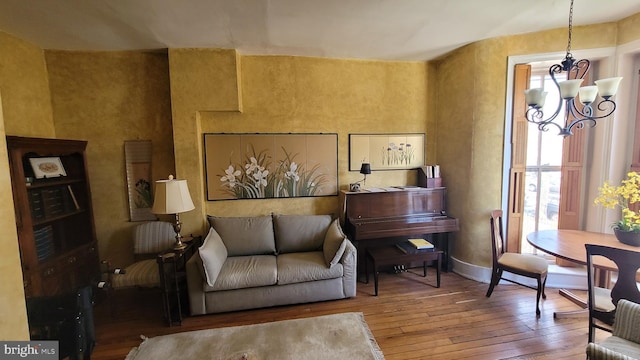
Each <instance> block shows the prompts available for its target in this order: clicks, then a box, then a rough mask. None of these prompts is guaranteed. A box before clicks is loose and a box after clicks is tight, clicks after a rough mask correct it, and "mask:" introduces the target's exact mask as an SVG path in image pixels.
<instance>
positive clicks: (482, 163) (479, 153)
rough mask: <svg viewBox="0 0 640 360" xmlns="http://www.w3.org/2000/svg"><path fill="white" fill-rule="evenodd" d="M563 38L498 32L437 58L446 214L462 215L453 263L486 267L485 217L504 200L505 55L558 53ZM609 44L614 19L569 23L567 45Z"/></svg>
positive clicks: (561, 34)
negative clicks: (570, 30) (571, 28)
mask: <svg viewBox="0 0 640 360" xmlns="http://www.w3.org/2000/svg"><path fill="white" fill-rule="evenodd" d="M636 36H637V35H636ZM566 41H567V35H566V29H556V30H550V31H543V32H539V33H533V34H525V35H518V36H509V37H500V38H494V39H489V40H485V41H480V42H477V43H473V44H471V45H468V46H465V47H463V48H461V49H458V50H456V51H454V52H452V53H451V54H449V55H448V56H447V57H445V58H444V59H443V60H441V61H439V62H438V66H437V74H438V77H437V79H438V88H437V93H438V96H437V116H436V118H437V119H438V141H437V153H438V163H440V165H441V166H442V168H443V169H445V171H446V172H447V174H449V176H448V178H447V183H446V185H447V187H448V195H449V212H450V213H451V214H452V215H453V216H455V217H458V218H460V219H461V221H460V227H461V230H460V231H459V232H458V233H456V234H455V237H454V239H455V243H454V247H453V255H454V256H455V257H456V258H457V259H459V260H462V261H464V262H468V263H471V264H475V265H480V266H487V267H488V266H490V265H491V250H490V247H489V241H490V239H489V231H488V229H489V214H490V211H491V210H492V209H498V208H500V206H501V199H502V189H501V185H502V154H503V139H504V121H505V116H504V110H505V101H506V100H505V96H506V83H507V73H506V72H505V69H507V61H508V56H511V55H523V54H531V53H546V52H555V51H560V52H562V51H564V50H565V49H566ZM615 45H616V25H615V24H614V23H610V24H600V25H595V26H589V27H577V28H574V31H573V49H576V48H580V49H583V48H602V47H611V46H615ZM560 60H562V59H558V61H560ZM507 71H509V70H507ZM469 79H471V80H469ZM461 99H464V101H461ZM452 119H455V121H452Z"/></svg>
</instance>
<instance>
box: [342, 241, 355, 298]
mask: <svg viewBox="0 0 640 360" xmlns="http://www.w3.org/2000/svg"><path fill="white" fill-rule="evenodd" d="M346 244H347V245H346V247H345V249H344V253H343V254H342V258H340V263H341V264H342V271H343V283H342V284H343V288H344V294H345V296H346V297H354V296H356V279H357V276H358V270H357V269H358V266H357V259H358V256H357V253H358V252H357V250H356V247H355V246H353V244H352V243H351V241H349V239H347V242H346Z"/></svg>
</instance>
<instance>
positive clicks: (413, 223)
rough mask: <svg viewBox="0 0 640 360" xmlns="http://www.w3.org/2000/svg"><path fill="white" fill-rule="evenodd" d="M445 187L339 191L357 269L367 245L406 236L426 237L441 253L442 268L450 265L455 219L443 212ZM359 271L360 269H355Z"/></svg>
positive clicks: (387, 241) (456, 221)
mask: <svg viewBox="0 0 640 360" xmlns="http://www.w3.org/2000/svg"><path fill="white" fill-rule="evenodd" d="M446 195H447V189H446V188H444V187H437V188H422V187H410V188H406V189H398V190H397V191H383V192H351V191H344V190H343V191H341V192H340V205H341V220H342V223H343V225H344V230H345V232H346V234H347V237H348V238H349V239H350V240H351V241H352V242H353V243H354V245H355V246H356V248H357V249H358V268H359V270H364V269H363V268H361V267H360V265H361V264H364V260H365V259H364V254H365V252H366V249H367V248H368V247H377V246H388V245H390V244H394V243H397V242H401V241H406V240H407V238H415V237H421V236H423V237H426V238H429V240H430V241H431V242H432V243H434V245H436V247H437V248H438V249H439V250H442V251H443V252H444V254H443V259H442V260H443V261H442V268H443V270H445V271H450V270H451V267H452V263H451V259H450V253H451V242H450V241H449V236H448V235H449V233H450V232H454V231H458V230H459V229H460V226H459V224H458V219H456V218H453V217H451V216H449V215H448V214H447V206H446V205H447V202H446ZM359 272H361V271H359Z"/></svg>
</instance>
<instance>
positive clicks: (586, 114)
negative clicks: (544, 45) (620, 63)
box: [525, 0, 622, 137]
mask: <svg viewBox="0 0 640 360" xmlns="http://www.w3.org/2000/svg"><path fill="white" fill-rule="evenodd" d="M572 22H573V0H571V7H570V10H569V39H568V42H567V53H566V55H565V58H564V59H563V60H562V61H561V63H560V64H554V65H552V66H551V67H550V68H549V75H550V76H551V80H552V81H553V84H554V85H555V87H556V90H557V91H558V94H559V95H560V96H559V101H558V105H557V107H556V110H555V111H554V112H553V113H552V114H551V115H549V116H546V115H545V114H544V112H543V107H544V105H545V103H546V97H547V95H548V92H547V91H545V90H544V89H543V88H533V89H527V90H525V101H526V103H527V105H528V109H527V110H526V112H525V117H526V119H527V121H529V122H531V123H533V124H536V125H538V130H540V131H548V130H549V128H551V127H556V128H558V130H559V133H558V134H559V135H562V136H565V137H566V136H569V135H572V134H573V129H574V128H578V129H579V128H582V127H584V124H585V123H587V124H588V125H589V126H591V127H594V126H596V121H597V120H600V119H603V118H606V117H608V116H609V115H611V114H613V112H614V111H615V110H616V103H615V102H614V101H613V100H612V99H611V98H612V97H613V96H614V95H615V94H616V92H617V91H618V86H619V85H620V81H621V80H622V77H612V78H607V79H601V80H596V81H594V83H595V85H588V86H581V85H582V82H583V81H584V77H585V75H586V74H587V73H588V72H589V67H590V66H591V63H590V61H589V60H587V59H582V60H577V61H576V60H575V59H574V58H573V55H572V54H571V35H572V28H573V26H572ZM563 73H565V76H566V79H567V80H563V81H558V79H556V76H558V75H560V74H563ZM598 95H599V96H600V99H597V98H598ZM563 105H564V110H563ZM560 113H563V116H564V123H561V122H560V120H561V119H558V121H556V118H558V116H559V115H560Z"/></svg>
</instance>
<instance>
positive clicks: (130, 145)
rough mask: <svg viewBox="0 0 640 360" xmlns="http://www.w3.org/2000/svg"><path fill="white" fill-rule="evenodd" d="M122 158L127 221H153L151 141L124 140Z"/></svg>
mask: <svg viewBox="0 0 640 360" xmlns="http://www.w3.org/2000/svg"><path fill="white" fill-rule="evenodd" d="M124 154H125V155H124V156H125V166H126V175H127V195H128V200H129V220H130V221H131V222H136V221H155V220H158V217H157V216H156V215H155V214H154V213H152V212H151V208H152V206H153V186H152V184H153V181H152V179H151V158H152V143H151V140H125V142H124Z"/></svg>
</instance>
